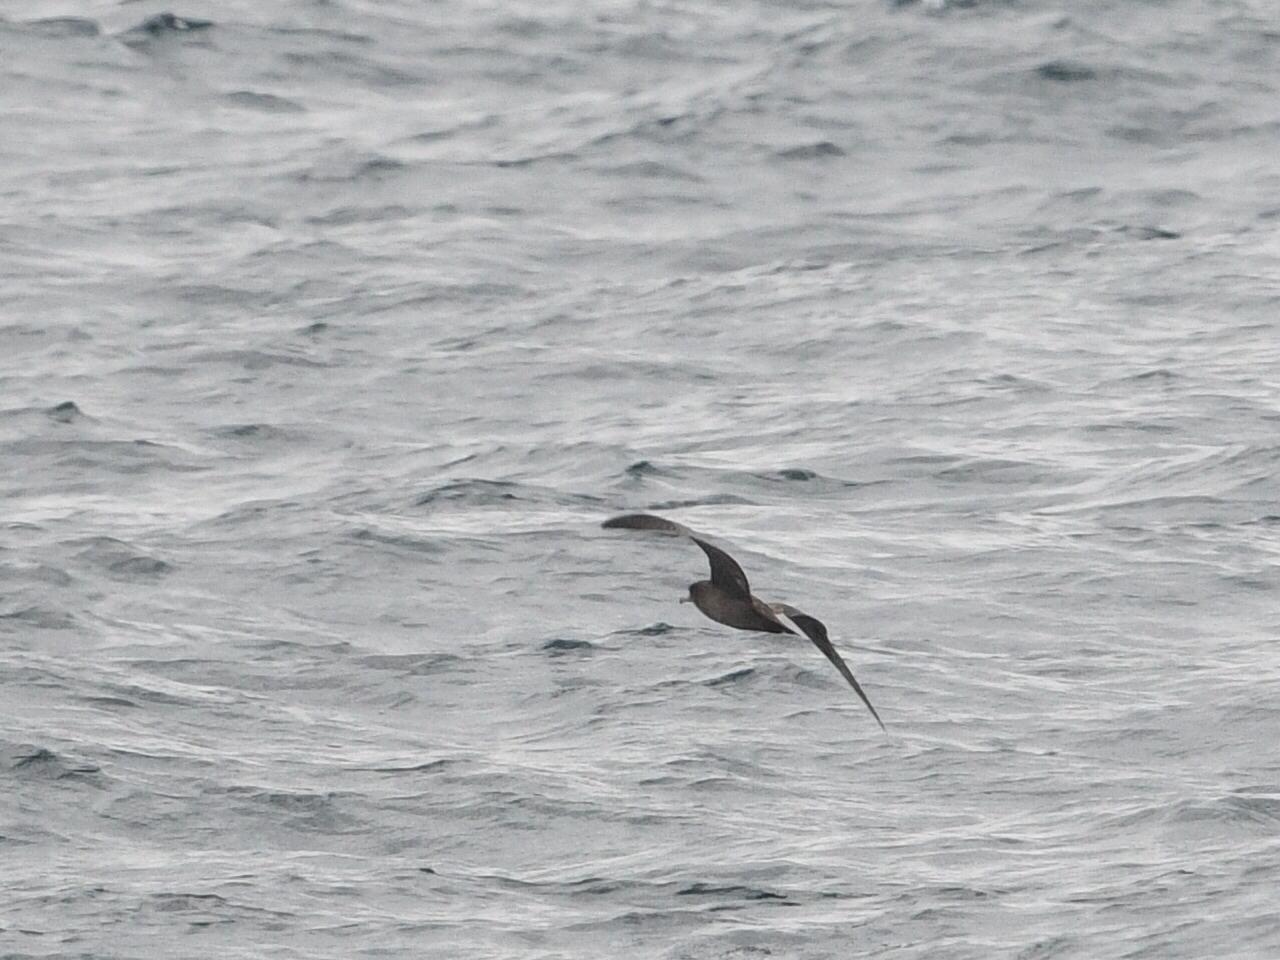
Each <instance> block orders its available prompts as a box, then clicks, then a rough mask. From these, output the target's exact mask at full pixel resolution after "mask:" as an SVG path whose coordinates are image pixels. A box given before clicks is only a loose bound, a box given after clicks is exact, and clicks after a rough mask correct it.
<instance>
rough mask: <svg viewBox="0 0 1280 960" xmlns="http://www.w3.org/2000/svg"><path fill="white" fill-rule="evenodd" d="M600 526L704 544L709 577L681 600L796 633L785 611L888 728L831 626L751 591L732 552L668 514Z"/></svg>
mask: <svg viewBox="0 0 1280 960" xmlns="http://www.w3.org/2000/svg"><path fill="white" fill-rule="evenodd" d="M601 526H604V527H606V528H609V529H618V528H621V529H626V530H660V531H662V532H663V533H674V534H677V535H678V536H682V537H688V538H689V539H690V540H692V541H693V542H694V543H696V544H697V545H698V546H700V547H701V548H702V552H703V553H705V554H706V555H707V559H708V560H710V561H711V579H710V580H699V581H698V582H697V583H693V584H690V585H689V596H687V597H683V598H681V600H680V602H681V603H684V602H685V601H686V600H692V601H693V605H694V606H695V607H697V608H698V609H699V610H701V611H702V612H703V613H705V614H706V615H707V616H708V617H710V618H711V619H712V620H714V621H716V622H717V623H723V624H724V625H725V626H727V627H736V628H737V629H739V630H760V631H762V632H764V633H789V634H791V635H793V636H794V635H795V631H794V630H792V629H791V628H790V627H788V626H787V625H786V624H785V623H783V622H782V621H781V620H779V619H778V614H782V615H783V616H784V617H786V618H787V619H788V620H790V621H791V622H792V623H794V624H795V625H796V626H797V627H799V628H800V629H801V631H803V633H804V635H805V636H806V637H808V638H809V639H810V640H812V641H813V643H814V646H816V647H817V648H818V649H819V650H821V651H822V653H823V655H824V656H825V657H826V658H827V659H828V660H830V661H831V662H832V663H833V664H834V665H835V668H836V669H837V670H839V671H840V675H841V676H842V677H844V678H845V679H846V680H848V681H849V686H851V687H853V691H854V693H856V694H857V695H858V696H859V697H861V698H862V702H863V703H865V704H866V705H867V709H868V710H870V711H871V715H872V716H873V717H875V718H876V723H878V724H880V729H881V730H884V729H885V726H884V721H883V720H881V719H880V714H878V713H876V708H875V707H873V706H872V705H871V701H870V700H868V699H867V695H866V694H865V693H863V692H862V687H861V685H859V683H858V681H857V680H855V679H854V676H853V671H852V670H850V669H849V667H848V665H847V664H846V663H845V662H844V659H843V658H842V657H841V656H840V654H839V653H838V652H837V651H836V648H835V647H834V646H833V645H832V643H831V639H830V638H829V637H828V636H827V628H826V627H825V626H824V625H823V623H822V621H821V620H818V619H817V618H816V617H811V616H809V615H808V614H807V613H802V612H801V611H799V610H797V609H796V608H795V607H792V606H789V605H788V604H785V603H774V604H768V603H765V602H764V601H763V600H761V599H760V598H759V597H754V596H752V595H751V586H750V584H748V583H747V575H746V574H745V573H743V572H742V567H740V566H738V562H737V561H736V560H734V559H733V557H731V556H729V555H728V554H727V553H725V552H724V551H723V550H721V549H720V548H719V547H715V546H712V545H711V544H709V543H707V541H705V540H703V539H702V538H701V537H699V536H698V535H697V534H696V533H694V532H693V531H692V530H690V529H689V528H688V527H686V526H685V525H684V524H682V523H676V522H675V521H673V520H667V519H666V518H664V517H655V516H653V515H652V514H649V513H628V514H626V515H625V516H621V517H611V518H610V519H608V520H606V521H605V522H604V523H603V524H601Z"/></svg>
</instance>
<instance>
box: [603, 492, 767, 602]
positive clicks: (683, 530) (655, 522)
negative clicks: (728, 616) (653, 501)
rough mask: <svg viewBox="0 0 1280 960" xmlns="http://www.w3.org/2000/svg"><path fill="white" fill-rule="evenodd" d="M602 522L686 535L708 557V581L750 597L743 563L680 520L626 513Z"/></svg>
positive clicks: (623, 526)
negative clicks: (709, 566) (739, 563)
mask: <svg viewBox="0 0 1280 960" xmlns="http://www.w3.org/2000/svg"><path fill="white" fill-rule="evenodd" d="M601 526H604V527H608V528H610V529H613V528H618V527H620V528H623V529H627V530H660V531H662V532H663V533H674V534H677V535H679V536H682V537H688V538H689V539H690V540H692V541H693V542H694V543H696V544H697V545H698V546H699V547H701V548H702V552H703V553H705V554H706V555H707V559H708V560H710V561H711V582H712V583H713V584H715V585H716V586H717V587H719V588H720V589H722V590H724V591H725V592H726V593H727V594H729V595H730V596H733V597H736V598H738V599H741V600H748V601H749V600H750V599H751V584H749V583H748V582H747V575H746V574H745V573H743V571H742V567H740V566H738V561H736V560H734V559H733V557H731V556H729V555H728V554H727V553H725V552H724V551H723V550H721V549H720V548H719V547H716V546H712V545H711V544H709V543H707V541H705V540H703V539H702V538H701V537H699V536H698V535H697V534H696V533H694V532H693V531H692V530H690V529H689V528H688V527H686V526H685V525H684V524H683V523H676V522H675V521H674V520H668V519H666V518H665V517H655V516H654V515H653V514H651V513H628V514H626V515H624V516H621V517H612V518H610V519H608V520H606V521H605V522H604V523H603V524H601Z"/></svg>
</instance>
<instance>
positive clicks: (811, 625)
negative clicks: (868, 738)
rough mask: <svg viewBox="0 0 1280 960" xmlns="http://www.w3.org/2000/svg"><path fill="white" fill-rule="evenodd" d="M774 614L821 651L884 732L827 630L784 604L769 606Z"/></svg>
mask: <svg viewBox="0 0 1280 960" xmlns="http://www.w3.org/2000/svg"><path fill="white" fill-rule="evenodd" d="M771 606H772V607H773V612H774V613H781V614H783V615H784V616H786V617H787V619H789V620H790V621H791V622H792V623H794V624H795V625H796V626H797V627H799V628H800V629H801V630H803V631H804V635H805V636H806V637H808V638H809V639H810V640H812V641H813V645H814V646H815V647H817V648H818V649H819V650H821V651H822V653H823V656H825V657H826V658H827V659H828V660H830V661H831V663H832V664H833V665H834V666H835V668H836V669H837V670H839V671H840V675H841V676H842V677H844V678H845V679H846V680H848V681H849V686H851V687H853V692H854V693H856V694H857V695H858V696H860V697H861V698H862V702H863V703H865V704H866V705H867V709H868V710H870V711H871V715H872V716H873V717H875V718H876V723H878V724H880V729H881V730H884V729H885V726H884V721H883V720H881V719H880V714H878V713H876V708H875V707H873V706H872V705H871V701H870V700H868V699H867V695H866V694H865V693H863V692H862V685H861V684H860V683H858V681H857V679H856V678H855V677H854V675H853V671H852V670H850V669H849V665H848V664H846V663H845V662H844V657H842V656H840V652H839V651H838V650H836V648H835V645H834V644H832V642H831V638H830V637H828V636H827V628H826V626H825V625H824V624H823V622H822V621H821V620H819V619H818V618H817V617H811V616H809V615H808V614H807V613H801V612H800V611H799V610H797V609H796V608H795V607H793V606H790V605H789V604H785V603H775V604H771Z"/></svg>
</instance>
